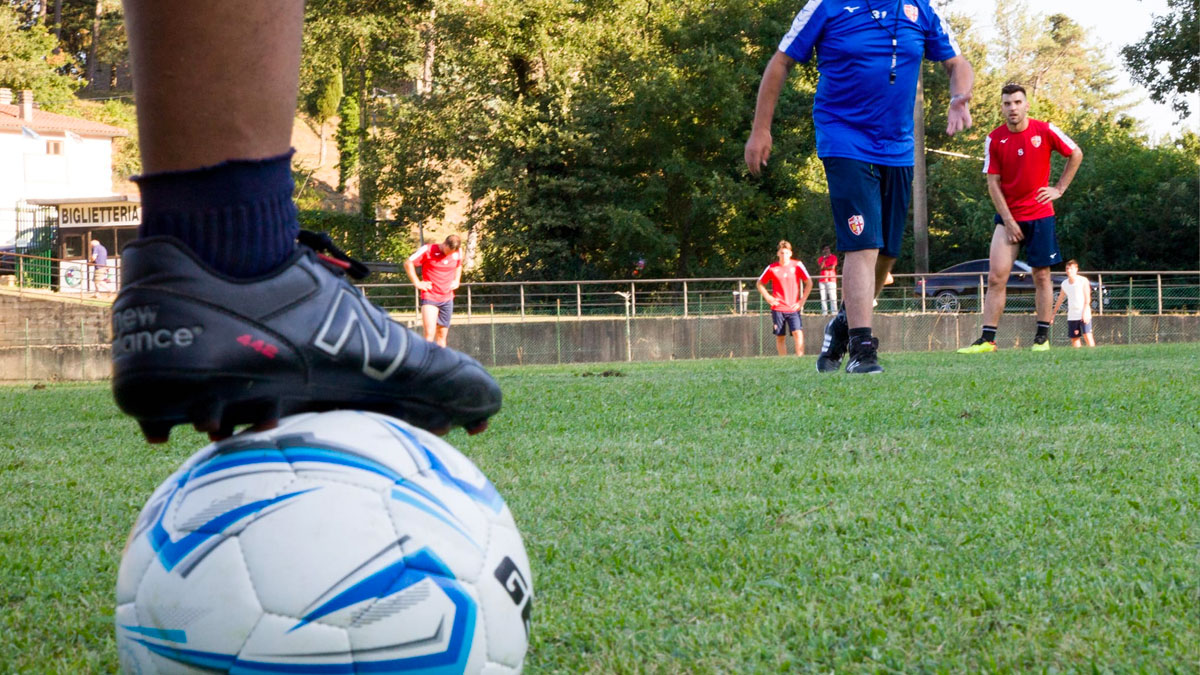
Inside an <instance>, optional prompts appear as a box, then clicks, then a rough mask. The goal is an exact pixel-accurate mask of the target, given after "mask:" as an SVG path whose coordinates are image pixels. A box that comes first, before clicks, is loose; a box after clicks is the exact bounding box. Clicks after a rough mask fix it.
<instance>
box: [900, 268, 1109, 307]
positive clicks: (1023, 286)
mask: <svg viewBox="0 0 1200 675" xmlns="http://www.w3.org/2000/svg"><path fill="white" fill-rule="evenodd" d="M990 269H991V264H990V263H989V261H988V259H987V258H980V259H978V260H968V261H967V262H962V263H958V264H957V265H951V266H950V267H947V268H946V269H944V270H942V271H941V272H938V273H937V276H930V277H929V278H924V277H922V278H920V279H917V291H916V292H917V295H922V294H923V295H925V297H927V298H933V302H934V308H935V309H936V310H937V311H939V312H958V311H960V310H962V309H963V306H964V304H965V301H966V299H968V298H972V299H975V298H978V297H979V283H980V279H981V278H982V280H983V286H984V288H987V282H988V270H990ZM1066 278H1067V275H1066V274H1063V273H1061V272H1054V273H1051V275H1050V279H1051V281H1052V283H1053V286H1054V293H1055V295H1056V296H1057V294H1058V289H1059V286H1060V284H1062V281H1063V279H1066ZM1091 284H1092V309H1099V308H1100V297H1101V291H1102V290H1103V296H1104V305H1105V306H1106V307H1107V306H1108V303H1109V298H1108V289H1107V288H1105V289H1101V287H1100V284H1099V283H1097V282H1096V281H1094V280H1093V281H1091ZM1006 288H1007V289H1008V295H1009V297H1010V298H1011V297H1012V296H1013V295H1014V294H1015V295H1023V294H1027V295H1029V296H1030V299H1029V300H1027V301H1025V302H1020V303H1018V304H1017V307H1019V306H1020V305H1022V304H1028V305H1029V308H1030V309H1032V308H1033V302H1032V294H1033V268H1031V267H1030V266H1029V264H1028V263H1026V262H1025V261H1024V260H1016V261H1014V262H1013V268H1012V272H1011V273H1010V274H1009V275H1008V284H1007V285H1006ZM1012 307H1013V306H1012V305H1011V304H1010V308H1012Z"/></svg>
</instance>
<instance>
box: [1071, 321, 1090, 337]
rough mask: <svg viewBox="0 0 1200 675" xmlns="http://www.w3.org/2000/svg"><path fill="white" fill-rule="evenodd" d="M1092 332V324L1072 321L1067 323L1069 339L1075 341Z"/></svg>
mask: <svg viewBox="0 0 1200 675" xmlns="http://www.w3.org/2000/svg"><path fill="white" fill-rule="evenodd" d="M1091 332H1092V322H1091V321H1084V320H1082V319H1080V320H1074V319H1070V320H1068V321H1067V337H1069V338H1071V339H1072V340H1075V339H1077V338H1081V337H1083V336H1084V334H1086V333H1091Z"/></svg>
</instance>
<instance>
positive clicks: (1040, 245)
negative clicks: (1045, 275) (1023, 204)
mask: <svg viewBox="0 0 1200 675" xmlns="http://www.w3.org/2000/svg"><path fill="white" fill-rule="evenodd" d="M994 222H995V223H996V224H997V225H1001V224H1003V223H1004V220H1003V219H1001V218H1000V214H996V218H995V219H994ZM1017 225H1020V226H1021V234H1023V235H1024V236H1025V238H1024V239H1022V240H1021V245H1022V246H1024V247H1025V262H1027V263H1029V266H1030V267H1050V266H1052V265H1057V264H1058V263H1060V262H1062V256H1061V255H1059V251H1058V236H1057V235H1056V234H1055V233H1054V216H1046V217H1045V218H1037V219H1035V220H1018V221H1017Z"/></svg>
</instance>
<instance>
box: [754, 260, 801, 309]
mask: <svg viewBox="0 0 1200 675" xmlns="http://www.w3.org/2000/svg"><path fill="white" fill-rule="evenodd" d="M808 279H811V277H809V276H808V270H807V269H805V267H804V263H802V262H800V261H799V260H792V261H790V262H789V263H788V264H787V265H780V264H779V263H778V262H773V263H771V264H770V265H767V269H765V270H763V273H762V274H760V275H759V276H758V280H759V282H761V283H762V284H763V285H770V286H771V295H772V296H774V298H775V303H774V304H772V305H771V309H773V310H775V311H776V312H795V311H797V310H798V308H797V307H796V305H798V304H800V282H801V281H804V280H808Z"/></svg>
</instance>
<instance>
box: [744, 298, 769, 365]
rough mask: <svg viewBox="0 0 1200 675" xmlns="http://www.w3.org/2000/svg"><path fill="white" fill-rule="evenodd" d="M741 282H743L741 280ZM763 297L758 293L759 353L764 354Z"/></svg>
mask: <svg viewBox="0 0 1200 675" xmlns="http://www.w3.org/2000/svg"><path fill="white" fill-rule="evenodd" d="M739 283H741V282H739ZM764 316H765V315H764V314H763V299H762V293H759V294H758V355H759V356H762V355H763V346H762V343H763V317H764Z"/></svg>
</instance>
